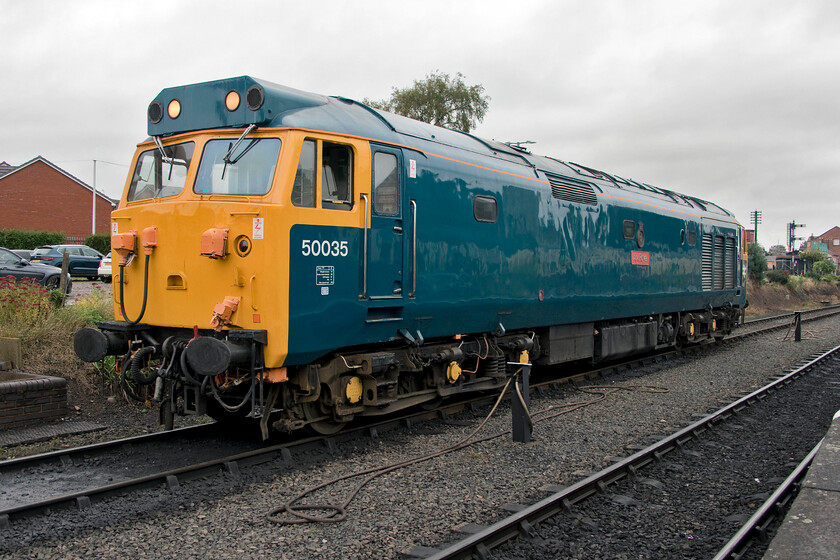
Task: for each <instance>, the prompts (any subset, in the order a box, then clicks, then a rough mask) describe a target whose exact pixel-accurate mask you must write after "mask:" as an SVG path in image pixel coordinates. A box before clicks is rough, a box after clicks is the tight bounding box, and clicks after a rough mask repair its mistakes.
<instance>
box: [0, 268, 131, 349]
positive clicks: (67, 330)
mask: <svg viewBox="0 0 840 560" xmlns="http://www.w3.org/2000/svg"><path fill="white" fill-rule="evenodd" d="M55 294H58V297H56V296H55ZM60 295H61V294H60V292H59V291H58V290H53V291H52V292H50V291H48V290H47V289H46V288H44V287H43V286H41V285H40V284H38V283H37V282H36V281H35V280H32V279H31V278H23V279H20V280H16V279H15V278H13V277H11V276H8V277H5V278H0V325H2V327H0V329H2V330H0V334H2V335H3V336H8V337H13V338H19V339H21V342H22V343H23V345H24V347H26V346H27V345H31V344H36V343H39V342H43V341H44V340H46V339H48V338H61V339H66V340H68V341H70V340H72V338H73V335H74V334H75V332H76V331H77V330H79V329H80V328H82V327H84V326H93V325H95V324H96V323H97V322H99V321H102V320H105V319H113V318H114V315H113V308H112V304H111V298H110V297H108V295H107V294H105V293H103V292H100V291H96V292H94V293H93V294H91V295H90V296H87V297H84V298H81V299H79V300H77V301H76V304H75V305H72V306H67V307H61V305H60V304H61V302H62V298H61V297H60ZM71 346H72V343H71ZM24 350H25V348H24Z"/></svg>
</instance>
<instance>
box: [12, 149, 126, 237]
mask: <svg viewBox="0 0 840 560" xmlns="http://www.w3.org/2000/svg"><path fill="white" fill-rule="evenodd" d="M115 207H116V202H115V201H113V200H111V199H110V198H108V197H107V196H105V195H104V194H102V193H99V192H97V193H96V233H109V232H110V223H111V211H112V210H113V209H114V208H115ZM92 218H93V187H91V186H90V185H88V184H87V183H85V182H84V181H80V180H79V179H77V178H76V177H73V176H72V175H71V174H69V173H68V172H66V171H64V170H63V169H61V168H60V167H58V166H57V165H55V164H53V163H50V162H49V161H47V160H46V159H44V158H43V157H41V156H38V157H36V158H34V159H31V160H29V161H27V162H26V163H24V164H22V165H18V166H14V165H9V164H8V163H6V162H5V161H4V162H2V163H0V229H22V230H27V231H56V232H61V233H64V234H65V235H67V240H68V242H71V243H74V242H75V243H78V242H83V241H84V239H85V237H87V236H88V235H90V233H91V225H92V222H93V220H92Z"/></svg>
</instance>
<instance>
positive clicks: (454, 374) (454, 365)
mask: <svg viewBox="0 0 840 560" xmlns="http://www.w3.org/2000/svg"><path fill="white" fill-rule="evenodd" d="M460 377H461V366H460V365H458V362H456V361H454V360H453V361H452V362H450V363H449V366H447V368H446V379H447V381H449V382H450V383H455V382H456V381H458V378H460Z"/></svg>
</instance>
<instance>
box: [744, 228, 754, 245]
mask: <svg viewBox="0 0 840 560" xmlns="http://www.w3.org/2000/svg"><path fill="white" fill-rule="evenodd" d="M745 231H746V232H747V243H755V230H754V229H748V230H745Z"/></svg>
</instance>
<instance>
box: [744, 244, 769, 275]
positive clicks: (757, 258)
mask: <svg viewBox="0 0 840 560" xmlns="http://www.w3.org/2000/svg"><path fill="white" fill-rule="evenodd" d="M747 255H748V258H749V260H748V261H747V270H748V271H749V275H750V278H752V279H753V280H754V281H756V282H761V278H762V276H763V275H764V273H765V272H766V271H767V257H766V256H764V249H763V248H762V247H761V245H759V244H758V243H750V244H749V245H747Z"/></svg>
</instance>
